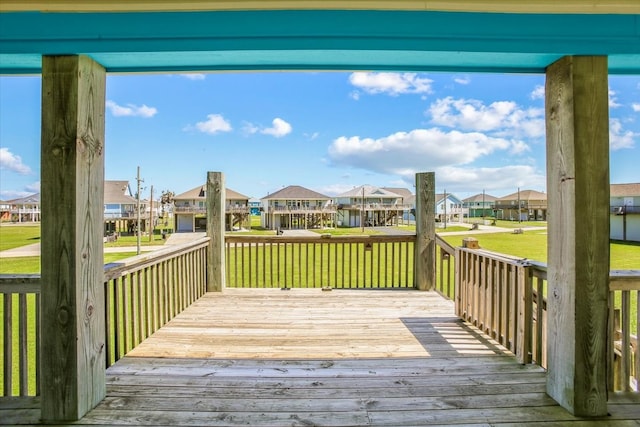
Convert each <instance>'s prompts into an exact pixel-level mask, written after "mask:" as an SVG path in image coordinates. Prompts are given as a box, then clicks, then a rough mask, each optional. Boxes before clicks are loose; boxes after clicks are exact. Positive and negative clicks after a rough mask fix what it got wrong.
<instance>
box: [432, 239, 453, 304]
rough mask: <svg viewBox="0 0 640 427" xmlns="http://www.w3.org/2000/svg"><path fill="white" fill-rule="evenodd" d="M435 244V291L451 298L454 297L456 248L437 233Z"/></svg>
mask: <svg viewBox="0 0 640 427" xmlns="http://www.w3.org/2000/svg"><path fill="white" fill-rule="evenodd" d="M436 246H437V248H436V283H435V286H436V291H438V293H440V295H442V296H443V297H445V298H447V299H450V300H453V299H454V297H455V280H454V279H455V259H456V250H455V248H454V247H453V246H451V245H450V244H449V243H447V242H446V241H445V240H444V239H443V238H442V237H440V236H438V235H437V234H436Z"/></svg>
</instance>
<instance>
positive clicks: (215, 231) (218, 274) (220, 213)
mask: <svg viewBox="0 0 640 427" xmlns="http://www.w3.org/2000/svg"><path fill="white" fill-rule="evenodd" d="M206 191H207V236H209V237H210V238H211V240H210V241H209V259H208V260H207V261H208V263H207V292H220V291H222V289H223V288H224V283H225V265H224V263H225V261H224V259H225V247H224V214H225V211H224V207H225V188H224V174H223V173H222V172H208V173H207V190H206Z"/></svg>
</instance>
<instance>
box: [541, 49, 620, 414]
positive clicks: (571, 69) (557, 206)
mask: <svg viewBox="0 0 640 427" xmlns="http://www.w3.org/2000/svg"><path fill="white" fill-rule="evenodd" d="M546 77H547V79H546V89H545V90H546V94H545V109H546V135H547V191H548V200H549V213H550V215H549V220H548V221H549V223H548V230H549V232H548V235H549V239H548V243H547V245H548V289H547V307H548V323H547V335H548V346H547V358H548V374H547V393H548V394H549V395H550V396H551V397H552V398H553V399H555V400H556V401H557V402H558V403H559V404H560V405H562V406H563V407H564V408H566V409H567V410H568V411H570V412H571V413H572V414H574V415H576V416H583V417H598V416H605V415H606V414H607V375H606V362H607V314H608V308H607V300H608V287H609V192H610V188H609V105H608V78H607V57H605V56H566V57H563V58H560V59H559V60H558V61H556V62H555V63H553V64H551V65H550V66H549V67H548V68H547V71H546Z"/></svg>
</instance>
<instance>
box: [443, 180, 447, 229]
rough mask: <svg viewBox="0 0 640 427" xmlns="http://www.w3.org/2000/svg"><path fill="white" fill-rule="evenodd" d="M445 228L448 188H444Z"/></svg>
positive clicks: (445, 223)
mask: <svg viewBox="0 0 640 427" xmlns="http://www.w3.org/2000/svg"><path fill="white" fill-rule="evenodd" d="M443 200H444V228H445V229H446V228H447V189H446V188H445V189H444V199H443Z"/></svg>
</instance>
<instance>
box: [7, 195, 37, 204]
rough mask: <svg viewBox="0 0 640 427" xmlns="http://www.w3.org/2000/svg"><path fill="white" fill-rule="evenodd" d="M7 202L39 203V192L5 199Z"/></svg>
mask: <svg viewBox="0 0 640 427" xmlns="http://www.w3.org/2000/svg"><path fill="white" fill-rule="evenodd" d="M7 203H10V204H12V205H39V204H40V193H36V194H31V195H29V196H25V197H20V198H19V199H13V200H7Z"/></svg>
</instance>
